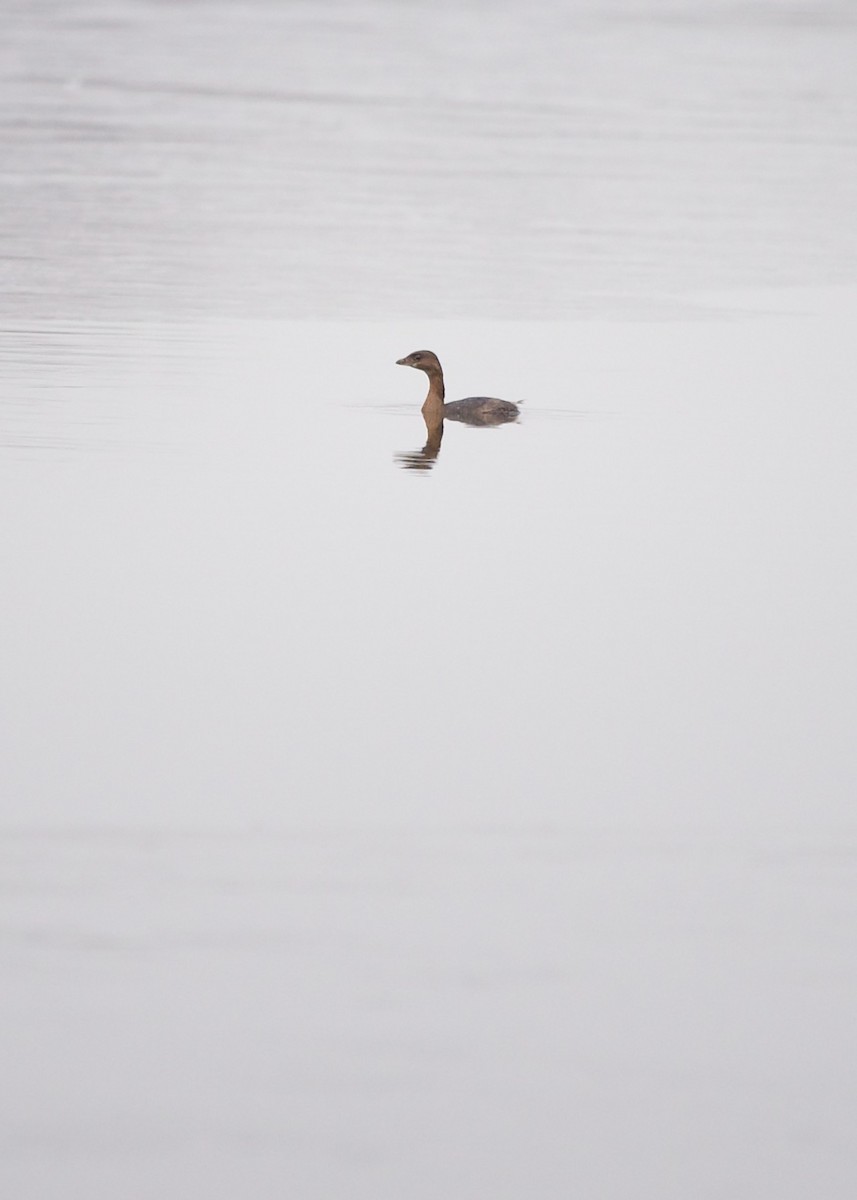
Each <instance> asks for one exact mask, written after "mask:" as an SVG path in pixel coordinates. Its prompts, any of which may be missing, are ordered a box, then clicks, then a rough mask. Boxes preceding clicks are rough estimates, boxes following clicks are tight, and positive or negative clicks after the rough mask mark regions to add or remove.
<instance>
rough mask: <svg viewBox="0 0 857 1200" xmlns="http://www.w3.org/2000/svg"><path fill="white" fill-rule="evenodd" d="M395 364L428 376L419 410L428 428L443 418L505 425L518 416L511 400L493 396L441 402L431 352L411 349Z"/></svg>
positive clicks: (440, 370)
mask: <svg viewBox="0 0 857 1200" xmlns="http://www.w3.org/2000/svg"><path fill="white" fill-rule="evenodd" d="M396 365H397V366H399V367H414V369H415V370H417V371H423V372H424V373H425V374H426V375H427V376H428V382H429V390H428V395H427V396H426V398H425V401H424V402H423V407H422V413H423V416H424V417H425V420H426V425H428V426H431V425H433V424H435V423H436V422H438V421H442V420H443V419H444V418H446V419H447V420H450V421H463V422H464V423H465V424H466V425H506V424H508V423H509V422H510V421H517V419H518V417H519V416H520V415H521V413H520V410H519V408H518V406H517V404H513V403H512V402H511V400H496V399H495V398H494V397H493V396H467V397H466V399H464V400H453V401H452V402H451V403H450V404H446V403H444V396H445V395H446V391H445V388H444V384H443V368H442V367H441V365H440V360H439V359H438V357H437V355H436V354H434V353H433V352H432V351H431V350H414V352H413V354H408V355H406V356H405V358H398V359H396Z"/></svg>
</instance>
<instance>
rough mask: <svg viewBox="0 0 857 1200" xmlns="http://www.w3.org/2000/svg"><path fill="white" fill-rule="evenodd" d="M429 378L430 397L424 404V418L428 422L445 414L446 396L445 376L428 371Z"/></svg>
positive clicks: (437, 372)
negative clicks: (444, 402)
mask: <svg viewBox="0 0 857 1200" xmlns="http://www.w3.org/2000/svg"><path fill="white" fill-rule="evenodd" d="M426 375H427V376H428V382H429V389H428V395H427V396H426V398H425V400H424V402H423V416H424V417H425V418H426V420H427V421H428V420H430V419H431V418H432V417H437V416H441V415H442V414H443V398H444V396H445V395H446V392H445V389H444V386H443V374H442V373H441V372H440V371H426Z"/></svg>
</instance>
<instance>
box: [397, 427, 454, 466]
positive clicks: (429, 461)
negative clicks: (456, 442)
mask: <svg viewBox="0 0 857 1200" xmlns="http://www.w3.org/2000/svg"><path fill="white" fill-rule="evenodd" d="M423 419H424V421H425V423H426V433H427V434H428V437H427V438H426V444H425V445H424V446H423V448H422V450H401V451H400V452H399V453H398V454H397V455H396V462H397V463H398V464H399V466H400V467H404V468H405V470H406V471H430V470H431V469H432V467H433V466H434V464H435V459H436V458H437V456H438V455H439V454H440V443H441V439H442V438H443V417H441V418H440V420H439V421H435V422H434V423H429V419H428V417H427V416H426V415H425V413H423Z"/></svg>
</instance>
